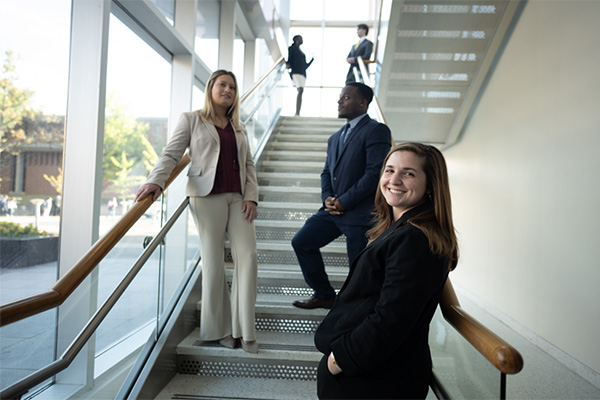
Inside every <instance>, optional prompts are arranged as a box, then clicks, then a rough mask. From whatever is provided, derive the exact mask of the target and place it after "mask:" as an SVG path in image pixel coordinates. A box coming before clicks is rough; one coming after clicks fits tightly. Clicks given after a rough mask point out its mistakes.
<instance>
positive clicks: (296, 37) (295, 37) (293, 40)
mask: <svg viewBox="0 0 600 400" xmlns="http://www.w3.org/2000/svg"><path fill="white" fill-rule="evenodd" d="M297 39H302V36H301V35H296V36H294V37H293V38H292V42H294V44H296V40H297Z"/></svg>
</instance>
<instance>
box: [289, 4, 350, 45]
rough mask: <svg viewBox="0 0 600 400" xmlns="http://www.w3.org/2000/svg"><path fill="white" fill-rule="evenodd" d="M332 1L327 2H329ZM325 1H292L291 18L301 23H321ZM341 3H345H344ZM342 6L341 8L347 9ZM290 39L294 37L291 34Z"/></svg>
mask: <svg viewBox="0 0 600 400" xmlns="http://www.w3.org/2000/svg"><path fill="white" fill-rule="evenodd" d="M329 1H331V0H327V2H329ZM323 2H324V0H290V18H292V19H296V20H301V21H321V20H322V19H323ZM339 3H345V2H344V1H342V2H339ZM345 7H346V6H345V5H344V4H341V7H340V8H342V9H343V8H345ZM290 37H293V35H292V34H291V33H290Z"/></svg>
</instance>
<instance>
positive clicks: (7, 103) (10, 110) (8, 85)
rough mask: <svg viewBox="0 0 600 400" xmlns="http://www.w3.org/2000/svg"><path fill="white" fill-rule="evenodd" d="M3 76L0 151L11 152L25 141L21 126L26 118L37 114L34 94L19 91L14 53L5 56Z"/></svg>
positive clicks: (27, 91)
mask: <svg viewBox="0 0 600 400" xmlns="http://www.w3.org/2000/svg"><path fill="white" fill-rule="evenodd" d="M4 55H5V61H4V65H3V66H2V75H0V151H9V150H11V147H12V146H11V144H13V143H18V142H21V141H23V140H24V139H25V131H24V130H23V128H22V126H21V124H22V122H23V119H24V118H32V117H33V116H34V115H35V113H34V111H33V110H32V109H31V107H30V99H31V96H32V95H33V92H31V91H30V90H25V89H19V88H18V87H17V85H16V84H15V82H16V81H17V80H18V79H19V77H18V76H17V73H16V71H15V66H14V64H13V62H14V59H13V53H12V51H7V52H6V53H5V54H4Z"/></svg>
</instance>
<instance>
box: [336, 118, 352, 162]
mask: <svg viewBox="0 0 600 400" xmlns="http://www.w3.org/2000/svg"><path fill="white" fill-rule="evenodd" d="M349 128H350V124H348V123H346V125H344V127H343V128H342V132H341V133H340V140H339V141H338V156H339V155H340V154H342V149H343V148H344V144H345V143H346V139H347V136H348V129H349Z"/></svg>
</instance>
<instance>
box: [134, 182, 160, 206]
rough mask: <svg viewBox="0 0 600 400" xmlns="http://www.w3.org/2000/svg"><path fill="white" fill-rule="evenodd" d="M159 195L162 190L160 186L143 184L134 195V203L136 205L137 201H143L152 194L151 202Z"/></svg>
mask: <svg viewBox="0 0 600 400" xmlns="http://www.w3.org/2000/svg"><path fill="white" fill-rule="evenodd" d="M161 193H162V189H161V187H160V186H158V185H155V184H154V183H144V184H143V185H142V186H141V187H140V189H139V190H138V192H137V194H136V195H135V200H134V201H135V202H136V203H137V202H138V201H140V200H143V199H145V198H146V196H148V195H149V194H152V201H155V200H156V199H158V196H160V195H161Z"/></svg>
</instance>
